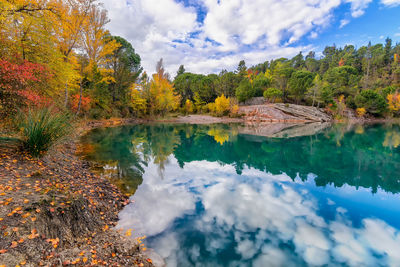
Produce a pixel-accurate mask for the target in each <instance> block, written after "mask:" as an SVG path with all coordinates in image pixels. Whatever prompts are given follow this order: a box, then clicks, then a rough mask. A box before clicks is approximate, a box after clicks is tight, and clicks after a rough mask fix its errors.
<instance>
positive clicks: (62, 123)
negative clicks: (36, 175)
mask: <svg viewBox="0 0 400 267" xmlns="http://www.w3.org/2000/svg"><path fill="white" fill-rule="evenodd" d="M18 126H19V128H20V129H21V131H22V136H23V140H22V141H23V145H24V148H25V149H26V150H28V152H29V153H30V154H31V155H32V156H35V157H37V156H40V155H42V154H43V153H44V152H46V151H47V150H48V149H49V148H50V147H51V145H52V144H54V143H55V142H56V141H57V140H58V139H60V138H61V137H63V136H64V135H66V134H67V133H68V130H69V129H70V127H69V126H70V124H69V116H68V115H66V114H62V113H55V112H54V111H53V110H52V109H51V108H42V109H37V110H29V111H28V112H24V113H23V112H20V113H19V118H18Z"/></svg>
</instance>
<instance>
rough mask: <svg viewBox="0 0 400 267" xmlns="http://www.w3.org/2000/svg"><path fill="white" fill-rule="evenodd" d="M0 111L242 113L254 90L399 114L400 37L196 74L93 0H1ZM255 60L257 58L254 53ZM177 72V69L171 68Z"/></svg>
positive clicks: (275, 97)
mask: <svg viewBox="0 0 400 267" xmlns="http://www.w3.org/2000/svg"><path fill="white" fill-rule="evenodd" d="M0 9H1V13H0V65H1V67H0V117H1V118H2V119H5V118H6V119H13V118H11V117H13V116H14V114H18V111H20V110H22V109H29V110H34V109H37V108H39V109H40V108H43V107H46V108H48V107H52V109H53V110H57V111H59V112H63V113H64V111H68V113H70V114H74V116H80V117H87V118H91V119H100V118H111V117H147V116H151V117H154V116H164V115H166V114H168V113H170V112H174V113H183V114H188V113H211V114H213V115H217V116H222V115H232V116H235V115H239V114H237V113H238V104H239V103H242V102H245V101H246V100H248V99H250V98H252V97H262V96H263V97H265V98H266V100H267V101H269V102H271V103H273V102H285V103H296V104H302V105H310V106H311V105H312V106H316V107H321V108H325V109H326V111H328V112H330V113H331V114H332V115H334V116H335V117H336V118H339V119H340V118H343V117H345V116H346V112H345V111H346V110H347V109H348V108H350V109H353V110H355V111H356V114H357V115H358V116H360V117H363V116H373V117H383V116H384V117H395V116H398V115H399V114H400V112H399V110H400V93H399V86H400V56H399V55H400V44H393V43H392V40H391V39H390V38H387V39H386V41H385V43H383V44H371V43H369V44H368V45H367V46H362V47H359V48H357V47H355V46H353V45H346V46H345V47H342V48H341V47H336V46H335V45H332V46H327V47H326V48H325V49H324V50H323V51H322V53H316V52H309V53H308V54H307V55H303V54H302V52H300V53H299V54H297V55H296V56H294V57H293V58H291V59H288V58H279V59H273V60H269V61H265V62H263V63H260V64H258V65H255V66H250V67H247V66H246V63H245V61H244V60H242V61H240V62H239V64H238V67H237V69H236V70H234V71H228V70H222V71H221V72H220V73H219V74H208V75H204V74H195V73H190V72H186V71H185V67H184V65H183V64H182V65H181V66H180V68H179V70H178V72H177V73H176V75H170V74H168V73H167V72H166V70H165V68H164V66H163V60H162V58H161V59H160V61H159V62H157V63H156V73H155V74H152V75H149V74H147V73H146V72H145V71H144V70H143V68H142V67H141V58H140V55H139V54H138V53H137V52H136V51H135V49H134V47H132V45H131V44H130V43H129V42H128V41H127V40H125V39H124V38H122V37H119V36H113V35H112V33H110V32H109V31H108V30H107V29H106V25H107V23H108V22H109V19H108V17H107V11H106V10H105V9H104V8H103V7H102V5H101V4H100V3H99V2H97V1H96V0H71V1H41V0H34V1H26V0H18V1H2V2H1V4H0ZM260 61H261V59H260ZM172 76H174V77H172Z"/></svg>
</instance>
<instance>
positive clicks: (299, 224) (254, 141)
mask: <svg viewBox="0 0 400 267" xmlns="http://www.w3.org/2000/svg"><path fill="white" fill-rule="evenodd" d="M148 127H150V128H151V127H154V126H148ZM163 127H164V126H163ZM165 127H166V128H163V129H162V130H160V128H158V129H150V128H148V129H147V130H146V131H137V130H138V128H136V131H135V130H132V131H127V128H125V129H123V128H121V130H120V132H118V133H117V134H116V136H118V138H115V137H116V136H115V135H114V134H112V135H111V139H112V140H120V141H118V142H116V144H119V145H120V146H121V147H123V148H124V149H126V148H127V147H128V148H129V149H128V151H129V153H130V154H132V155H131V156H129V157H128V158H129V160H130V161H132V160H133V162H131V164H129V160H127V157H124V159H121V160H119V159H118V157H115V156H114V157H113V158H111V159H110V156H106V157H104V155H103V156H99V153H98V151H108V150H110V154H113V153H112V151H113V149H115V147H118V146H116V144H114V145H113V146H112V147H113V149H106V147H107V145H100V146H99V147H98V148H97V149H95V150H96V151H97V152H96V153H95V154H91V153H87V155H88V156H89V157H90V156H91V157H94V155H97V156H96V157H97V158H101V157H103V161H104V162H107V164H106V166H108V167H107V168H110V166H114V168H117V169H118V168H121V167H115V164H116V163H115V162H117V164H116V166H119V165H121V164H123V165H124V166H125V165H126V166H129V167H126V166H125V167H123V168H128V169H130V170H131V171H130V172H134V173H135V177H136V178H134V179H136V180H135V181H136V182H134V183H133V184H135V185H137V186H136V187H137V189H136V188H135V191H136V192H135V193H134V195H133V196H132V197H131V198H132V200H134V202H133V203H131V204H129V205H128V206H126V207H125V209H124V210H122V211H121V213H120V215H119V216H120V221H119V223H118V226H117V227H118V228H124V229H134V232H132V233H134V234H135V235H136V236H142V235H146V236H147V239H146V245H147V246H148V247H150V248H152V249H154V250H155V251H156V252H157V253H158V254H159V255H161V256H162V257H163V258H164V260H165V262H166V263H167V266H324V265H328V266H400V253H399V251H400V231H399V229H400V199H399V195H398V194H397V192H398V188H400V187H399V186H398V184H399V183H400V181H399V180H400V179H399V177H396V176H397V175H398V173H397V172H396V171H397V170H398V168H399V166H398V165H397V162H396V160H397V159H398V156H399V151H398V148H399V144H400V142H398V135H396V134H397V133H396V130H397V129H398V128H393V126H391V127H389V128H385V127H383V126H378V127H375V126H371V127H367V128H362V129H360V128H359V126H354V127H350V128H349V127H348V126H346V127H345V128H339V129H329V130H324V131H323V132H317V133H315V134H314V135H311V136H307V137H297V139H293V138H292V139H284V140H282V139H268V138H267V139H266V138H265V137H263V138H261V139H259V138H258V136H257V134H256V135H249V134H248V131H247V130H246V134H241V129H240V128H234V129H232V126H221V127H220V128H218V129H214V128H204V129H203V128H201V127H200V128H186V127H183V128H179V127H175V126H165ZM191 127H193V126H191ZM202 127H205V126H202ZM396 127H397V126H396ZM139 129H142V130H143V129H144V128H139ZM114 131H115V130H114ZM127 132H129V133H128V134H127ZM138 132H140V134H139V133H138ZM144 132H145V135H144V136H143V133H144ZM97 134H98V133H93V134H92V138H93V136H94V137H96V136H97V137H98V138H97V139H96V138H95V139H96V140H97V142H100V143H101V142H105V141H104V139H107V138H104V132H102V133H101V134H100V135H97ZM138 135H139V136H138ZM101 136H103V138H100V137H101ZM122 136H124V137H123V138H122ZM126 138H129V142H127V141H124V142H125V143H124V145H122V144H121V142H122V141H121V140H125V139H126ZM153 140H154V142H153ZM205 140H206V141H205ZM368 140H373V141H374V143H369V142H367V141H368ZM94 143H95V142H94ZM111 143H112V142H111ZM107 144H108V143H107ZM128 144H129V145H128ZM284 145H286V148H284ZM311 145H312V146H313V147H312V148H310V146H311ZM354 145H355V146H356V148H357V149H354ZM279 148H280V149H279ZM299 148H303V150H300V149H299ZM257 149H258V150H257ZM352 149H353V152H351V151H352ZM296 150H297V152H298V153H297V155H298V157H299V158H297V159H296V158H294V155H296V153H295V152H296ZM234 151H236V153H237V151H241V152H242V154H235V155H233V154H234ZM249 151H251V152H249ZM310 151H312V152H310ZM371 151H372V152H371ZM189 152H190V153H192V154H190V155H188V154H187V153H189ZM196 152H197V153H196ZM327 152H329V153H331V158H332V161H331V162H329V161H327V158H328V156H329V155H324V153H327ZM207 153H208V154H207ZM273 153H275V154H276V153H280V154H281V156H279V157H277V156H275V157H267V156H270V155H271V154H273ZM318 153H319V155H318ZM351 153H352V155H353V158H354V161H352V162H350V163H352V164H353V165H351V164H347V163H346V162H345V165H340V158H342V157H343V158H344V159H350V155H351ZM370 153H371V154H373V153H374V154H375V158H376V160H375V161H373V158H374V157H373V156H372V155H371V154H370ZM117 154H118V153H117ZM316 154H317V155H316ZM257 155H258V157H257ZM282 155H283V156H282ZM317 156H318V157H317ZM266 158H269V161H268V162H267V160H266ZM318 158H321V159H322V160H325V162H322V163H321V162H316V160H317V159H318ZM107 159H109V160H107ZM282 160H285V161H286V164H284V163H282ZM332 162H334V163H335V164H338V166H336V165H333V164H332ZM374 162H375V164H374ZM302 163H303V164H302ZM113 164H114V165H113ZM357 164H358V165H357ZM300 165H302V166H301V167H298V169H299V171H298V172H297V173H296V172H295V167H296V166H300ZM322 166H325V167H326V168H323V167H322ZM388 166H390V167H391V169H385V170H382V172H381V173H379V169H380V168H387V167H388ZM334 167H335V168H334ZM276 168H280V169H281V171H280V172H278V171H276ZM307 170H308V171H307ZM130 172H127V171H126V170H125V171H124V173H130ZM118 173H121V171H118ZM334 174H336V177H335V176H334ZM138 175H139V176H140V180H138V178H137V176H138ZM131 179H133V178H131Z"/></svg>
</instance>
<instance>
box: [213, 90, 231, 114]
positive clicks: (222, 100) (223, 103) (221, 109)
mask: <svg viewBox="0 0 400 267" xmlns="http://www.w3.org/2000/svg"><path fill="white" fill-rule="evenodd" d="M229 110H230V100H229V98H227V97H225V96H224V94H222V95H221V96H219V97H217V98H216V99H215V114H216V115H217V116H223V115H226V114H227V113H228V112H229Z"/></svg>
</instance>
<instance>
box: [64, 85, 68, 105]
mask: <svg viewBox="0 0 400 267" xmlns="http://www.w3.org/2000/svg"><path fill="white" fill-rule="evenodd" d="M64 106H65V108H67V106H68V83H65V100H64Z"/></svg>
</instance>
